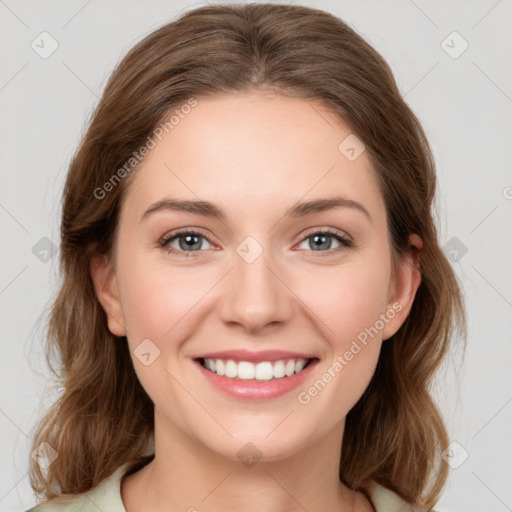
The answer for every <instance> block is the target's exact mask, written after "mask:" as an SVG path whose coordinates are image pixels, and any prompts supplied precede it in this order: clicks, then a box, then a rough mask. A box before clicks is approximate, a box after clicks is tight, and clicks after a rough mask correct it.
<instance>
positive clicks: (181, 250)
mask: <svg viewBox="0 0 512 512" xmlns="http://www.w3.org/2000/svg"><path fill="white" fill-rule="evenodd" d="M202 240H208V239H207V238H206V237H205V236H204V235H203V234H201V233H199V232H198V231H194V230H189V229H185V230H182V231H178V232H175V233H171V234H170V235H166V236H165V237H164V238H163V239H162V240H160V242H159V245H160V246H161V247H165V248H167V249H168V252H169V253H174V254H176V255H179V256H185V257H188V256H196V255H195V254H190V253H194V252H198V251H200V250H201V248H202V246H203V243H202ZM174 242H177V243H178V248H176V247H175V246H174V247H173V246H172V245H171V244H172V243H174ZM208 243H210V242H208ZM189 249H190V250H189Z"/></svg>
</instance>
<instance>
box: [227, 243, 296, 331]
mask: <svg viewBox="0 0 512 512" xmlns="http://www.w3.org/2000/svg"><path fill="white" fill-rule="evenodd" d="M250 250H251V251H254V250H255V248H254V246H251V247H250ZM260 250H261V249H260ZM249 253H250V251H249ZM233 262H234V268H233V270H232V271H231V272H230V273H229V276H227V277H228V279H226V280H224V281H225V282H224V290H223V292H224V293H223V295H224V297H223V301H222V304H221V306H220V315H221V319H222V321H223V322H225V323H226V324H237V325H239V326H242V327H243V328H244V329H245V330H246V331H247V332H249V333H252V334H254V333H257V332H260V331H262V330H264V329H265V328H266V327H268V326H270V325H272V326H274V327H275V326H276V325H277V324H280V323H284V322H286V321H287V320H289V319H290V318H291V316H292V314H293V301H294V294H293V293H292V291H291V290H290V288H289V286H288V285H287V283H286V282H285V279H284V278H283V276H282V274H285V272H281V271H280V267H279V265H277V264H276V260H275V259H273V258H272V255H271V251H270V250H264V251H263V252H262V253H261V254H259V256H257V257H256V259H254V260H253V261H252V258H250V257H249V258H247V257H246V254H244V252H243V251H240V252H239V253H238V252H236V251H235V252H234V254H233Z"/></svg>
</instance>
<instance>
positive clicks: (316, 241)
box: [158, 228, 354, 258]
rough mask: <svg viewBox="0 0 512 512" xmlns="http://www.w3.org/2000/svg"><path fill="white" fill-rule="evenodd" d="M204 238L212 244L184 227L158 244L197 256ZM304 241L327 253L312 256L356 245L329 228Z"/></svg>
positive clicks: (313, 233)
mask: <svg viewBox="0 0 512 512" xmlns="http://www.w3.org/2000/svg"><path fill="white" fill-rule="evenodd" d="M333 238H334V239H335V240H336V242H337V243H338V247H335V248H334V249H333V248H332V247H331V246H332V239H333ZM202 240H206V241H207V242H208V243H209V244H210V245H211V243H210V242H209V241H208V238H207V237H206V236H205V235H203V234H202V233H200V232H199V231H195V230H192V229H184V230H181V231H177V232H172V233H170V234H168V235H166V236H165V237H164V238H162V239H161V240H160V241H159V242H158V244H159V245H160V247H163V248H166V249H167V250H168V254H171V253H173V254H175V255H177V256H183V257H190V256H192V257H195V256H197V254H194V253H198V252H201V249H202V248H203V243H202ZM175 243H177V247H176V246H175V245H174V246H173V245H172V244H175ZM303 243H308V245H309V246H310V247H313V249H310V248H309V247H308V248H306V250H308V251H311V252H312V253H315V252H316V253H327V254H311V255H310V256H309V257H311V258H317V257H322V256H329V255H332V254H333V253H337V252H338V251H341V250H344V249H348V248H351V247H353V246H354V242H353V241H352V240H351V239H350V238H349V237H348V236H346V235H344V234H343V233H342V232H341V231H338V230H333V229H329V228H327V229H323V230H318V229H317V230H316V231H313V232H310V233H309V234H308V235H307V236H306V238H304V239H303V240H302V242H301V244H303ZM323 249H325V250H323Z"/></svg>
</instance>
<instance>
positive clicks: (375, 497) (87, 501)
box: [26, 463, 435, 512]
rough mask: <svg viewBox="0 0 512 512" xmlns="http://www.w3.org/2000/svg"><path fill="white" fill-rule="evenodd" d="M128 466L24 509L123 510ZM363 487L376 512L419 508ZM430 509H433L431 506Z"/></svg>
mask: <svg viewBox="0 0 512 512" xmlns="http://www.w3.org/2000/svg"><path fill="white" fill-rule="evenodd" d="M128 466H129V463H127V464H124V465H123V466H120V467H119V469H117V470H116V471H115V472H114V473H112V475H111V476H110V477H108V478H106V479H105V480H103V482H102V483H100V484H99V485H98V486H97V487H96V488H94V489H92V490H91V491H89V492H87V493H84V494H77V495H76V496H75V497H73V498H72V499H71V500H69V501H67V502H64V501H62V502H61V503H57V502H55V503H51V502H48V503H43V504H41V505H36V506H35V507H33V508H31V509H30V510H27V511H26V512H79V511H80V512H98V510H101V511H102V512H126V509H125V508H124V505H123V501H122V499H121V478H122V477H123V476H124V474H125V472H126V471H127V470H128ZM367 491H368V494H369V495H370V499H371V502H372V504H373V506H374V508H375V510H376V511H377V512H421V510H419V509H418V508H413V507H412V505H409V504H408V503H406V502H405V501H404V500H402V498H400V496H398V494H396V493H395V492H393V491H391V490H390V489H387V488H386V487H383V486H381V485H379V484H377V483H376V482H372V483H371V485H370V486H369V487H368V488H367ZM430 512H435V511H433V510H432V509H431V510H430Z"/></svg>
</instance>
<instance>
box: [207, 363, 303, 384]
mask: <svg viewBox="0 0 512 512" xmlns="http://www.w3.org/2000/svg"><path fill="white" fill-rule="evenodd" d="M307 361H308V360H307V359H281V360H279V361H273V362H271V361H262V362H261V363H256V364H254V363H250V362H249V361H239V362H238V363H237V362H236V361H233V360H232V359H228V360H227V361H224V360H222V359H204V362H203V366H204V367H205V368H206V369H208V370H210V371H212V372H214V373H216V374H217V375H223V376H225V377H229V378H231V379H237V378H238V379H240V380H261V381H268V380H272V379H281V378H283V377H285V376H286V377H291V376H292V375H293V374H294V373H299V372H300V371H302V370H303V369H304V367H305V366H306V363H307Z"/></svg>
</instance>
